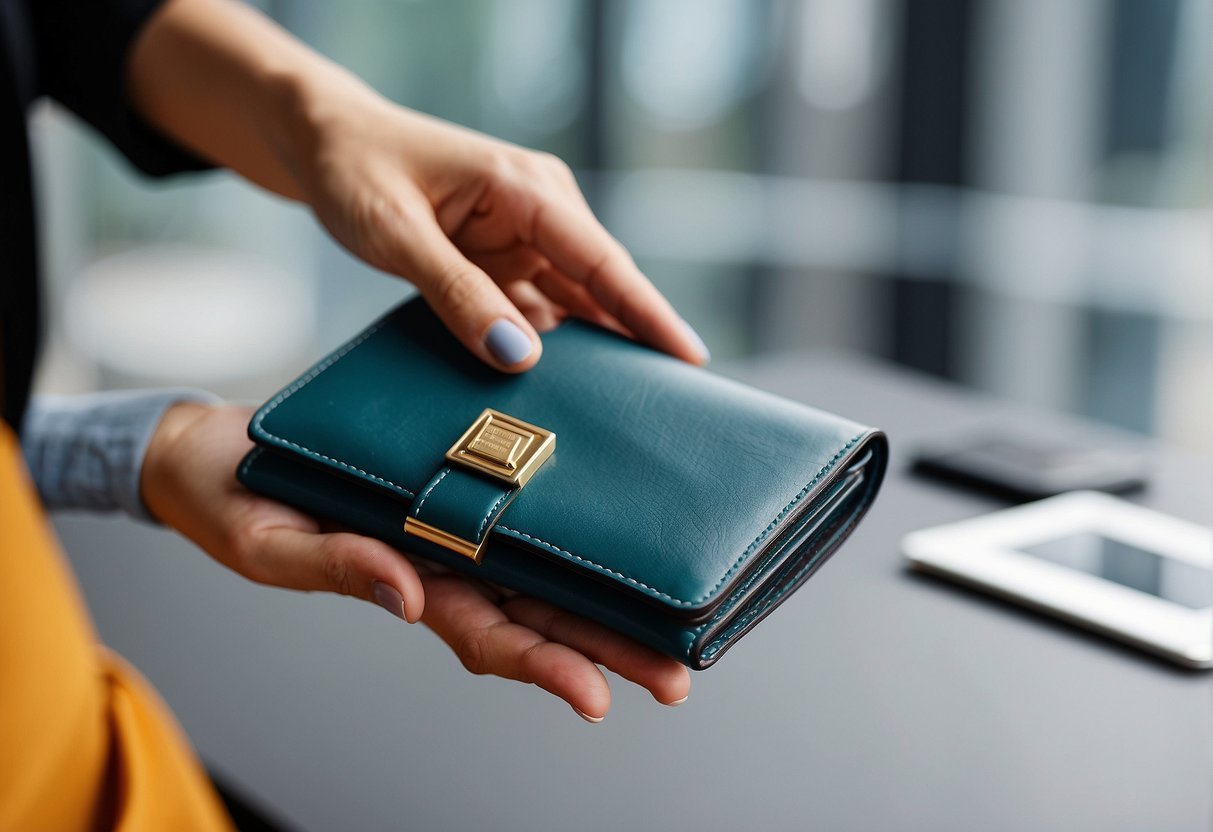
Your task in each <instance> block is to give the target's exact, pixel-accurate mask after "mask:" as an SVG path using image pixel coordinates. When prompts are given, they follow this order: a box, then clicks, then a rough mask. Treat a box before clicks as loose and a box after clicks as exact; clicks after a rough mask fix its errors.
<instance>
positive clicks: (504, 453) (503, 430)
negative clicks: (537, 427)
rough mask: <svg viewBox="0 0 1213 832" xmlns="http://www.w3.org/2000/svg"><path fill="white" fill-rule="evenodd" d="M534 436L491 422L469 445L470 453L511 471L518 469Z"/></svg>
mask: <svg viewBox="0 0 1213 832" xmlns="http://www.w3.org/2000/svg"><path fill="white" fill-rule="evenodd" d="M532 437H533V434H529V433H528V434H527V435H525V436H524V435H523V434H521V433H519V432H518V431H515V430H511V429H510V428H508V427H506V426H505V425H502V424H500V423H499V422H497V421H489V422H488V423H486V424H485V426H484V427H483V428H481V429H480V433H478V434H477V435H476V437H475V438H474V439H472V441H471V442H469V443H468V446H467V449H468V451H469V452H471V453H474V454H476V455H477V456H481V457H484V458H485V459H487V460H488V461H489V462H495V463H497V464H498V465H500V466H502V467H503V468H508V469H510V470H511V471H513V470H515V469H517V468H518V458H519V457H520V456H521V454H522V453H523V452H524V451H525V450H526V447H527V445H529V444H530V443H531V439H532Z"/></svg>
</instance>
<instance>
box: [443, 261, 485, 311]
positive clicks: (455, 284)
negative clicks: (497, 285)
mask: <svg viewBox="0 0 1213 832" xmlns="http://www.w3.org/2000/svg"><path fill="white" fill-rule="evenodd" d="M434 294H435V302H436V303H437V305H438V306H439V307H440V308H442V309H449V310H452V311H462V310H466V309H471V308H472V307H473V306H474V305H475V303H476V298H477V295H478V294H479V281H478V280H477V279H476V275H475V274H474V273H473V272H471V271H469V270H468V269H467V268H464V267H460V266H453V267H451V268H449V269H447V270H446V272H445V273H444V274H442V275H441V276H440V277H439V278H438V285H437V288H436V290H435V293H434Z"/></svg>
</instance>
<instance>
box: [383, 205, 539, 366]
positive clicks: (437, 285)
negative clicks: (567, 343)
mask: <svg viewBox="0 0 1213 832" xmlns="http://www.w3.org/2000/svg"><path fill="white" fill-rule="evenodd" d="M417 213H418V216H417V217H415V218H413V219H412V221H411V222H409V223H405V224H404V225H405V227H404V228H402V229H399V230H398V239H397V240H396V241H395V243H394V245H393V249H394V252H395V254H394V257H393V258H392V259H393V260H394V261H395V262H396V263H398V264H399V265H398V267H397V270H398V271H400V272H401V273H402V274H405V275H408V276H409V279H411V280H412V281H413V282H414V283H415V284H416V285H417V288H418V289H420V290H421V294H422V295H424V296H425V299H426V300H427V301H428V302H429V304H430V307H431V308H432V309H433V310H434V312H435V313H436V314H437V315H438V317H440V318H441V319H442V321H443V323H445V324H446V326H447V328H448V329H449V330H450V331H451V332H452V333H453V334H454V335H455V337H456V338H458V339H459V340H460V341H461V342H462V343H463V345H464V346H465V347H467V348H468V350H470V351H471V352H472V353H473V354H475V355H476V356H478V357H479V358H480V359H481V360H482V361H484V362H485V363H486V364H488V365H489V366H491V367H496V368H497V369H499V370H504V371H506V372H521V371H523V370H527V369H530V368H531V367H532V366H534V364H535V362H536V361H538V360H539V354H540V352H541V350H542V345H541V344H540V341H539V335H538V334H537V333H536V332H535V329H534V327H533V326H531V324H530V322H528V321H527V319H526V316H525V315H523V314H522V312H520V311H519V310H518V308H517V307H515V306H514V304H513V303H511V302H510V299H509V298H508V297H506V295H505V293H504V292H503V291H502V290H501V288H500V287H499V286H498V285H497V284H496V283H494V282H493V281H492V279H490V278H489V276H488V275H487V274H485V273H484V272H483V271H481V270H480V268H478V267H477V266H476V265H474V264H473V263H471V262H470V261H469V260H468V259H467V258H465V257H464V256H463V254H462V253H461V252H460V251H459V249H458V248H456V247H455V245H454V243H452V242H451V241H450V239H449V238H448V237H447V236H446V234H445V233H444V232H443V231H442V229H441V228H439V226H438V223H437V221H436V220H435V219H434V218H433V216H431V215H428V214H425V212H422V211H418V212H417Z"/></svg>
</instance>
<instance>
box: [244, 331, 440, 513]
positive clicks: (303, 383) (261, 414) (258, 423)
mask: <svg viewBox="0 0 1213 832" xmlns="http://www.w3.org/2000/svg"><path fill="white" fill-rule="evenodd" d="M389 317H390V316H389ZM387 321H388V318H384V319H382V320H380V321H379V322H378V323H376V324H375V325H374V326H372V327H371V328H370V329H368V330H367V331H366V332H364V333H362V334H361V335H359V336H358V337H357V338H355V339H354V340H353V341H350V342H349V343H348V344H346V345H345V346H344V347H342V348H341V349H339V350H338V351H337V352H335V353H333V354H332V355H330V356H329V357H328V358H326V359H325V360H324V361H322V362H321V363H319V364H317V365H316V366H315V367H313V368H312V369H311V370H309V371H308V373H307V375H305V376H304V377H303V378H301V379H299V380H298V381H296V382H295V383H294V384H292V385H291V386H290V387H287V388H286V389H285V390H283V391H281V392H280V393H279V394H278V395H277V396H275V397H274V398H273V399H272V400H271V401H270V403H269V404H267V405H266V406H265V408H264V409H263V410H259V411H257V415H256V416H254V417H253V428H254V429H255V430H258V431H260V432H261V433H263V434H264V435H266V436H268V437H269V438H270V439H273V440H274V441H275V442H278V443H280V444H283V445H286V446H288V447H291V448H294V449H295V450H297V451H302V452H303V453H305V454H308V455H309V456H312V457H315V458H316V459H323V460H324V461H325V462H331V463H333V464H334V465H339V466H341V467H342V468H344V469H346V470H347V471H354V472H356V473H359V474H361V475H362V476H364V477H366V478H367V479H371V480H374V481H375V482H380V483H383V484H384V485H386V486H389V487H391V488H394V489H395V490H396V491H399V492H400V493H401V494H404V495H405V496H406V497H408V498H409V499H410V500H411V499H413V497H415V496H416V495H415V494H414V493H413V492H412V491H410V490H409V489H407V488H405V487H404V486H402V485H397V484H396V483H394V482H392V481H391V480H387V479H384V478H383V477H379V476H376V475H375V474H372V473H370V472H369V471H363V470H362V469H361V468H358V467H356V466H354V465H350V464H349V463H346V462H342V461H341V460H339V459H334V458H333V457H331V456H327V455H325V454H322V453H320V452H319V451H313V450H312V449H311V448H308V447H306V446H304V445H300V444H298V443H296V442H292V441H290V440H289V439H283V438H282V437H281V436H278V435H277V434H275V433H271V432H270V431H268V430H266V428H265V425H264V424H263V423H264V422H265V418H266V417H267V416H269V415H270V414H271V413H273V412H274V409H275V408H277V407H278V405H280V404H282V403H283V402H284V401H286V400H287V399H289V398H290V397H291V396H293V395H295V394H296V393H298V392H299V391H300V390H302V389H303V388H304V387H307V386H308V385H309V384H311V383H312V382H313V381H314V380H315V379H316V377H317V376H319V375H320V374H321V373H323V372H324V371H325V370H327V369H328V368H329V367H332V366H333V365H334V364H336V363H337V362H338V361H340V360H341V359H342V358H344V357H345V355H346V354H347V353H348V352H350V350H352V349H354V347H356V346H358V345H359V344H361V343H362V342H363V341H365V340H366V339H367V338H370V337H371V336H372V335H374V334H375V333H376V332H378V331H379V330H380V329H381V328H382V327H383V325H384V324H386V323H387Z"/></svg>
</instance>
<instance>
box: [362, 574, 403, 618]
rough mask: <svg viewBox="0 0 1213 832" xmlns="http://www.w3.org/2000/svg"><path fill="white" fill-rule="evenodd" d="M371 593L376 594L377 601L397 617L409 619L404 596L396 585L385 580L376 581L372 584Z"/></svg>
mask: <svg viewBox="0 0 1213 832" xmlns="http://www.w3.org/2000/svg"><path fill="white" fill-rule="evenodd" d="M371 593H372V594H373V595H374V596H375V603H377V604H379V606H381V607H383V608H384V609H385V610H387V611H388V612H390V613H391V614H392V615H394V616H396V617H397V618H404V620H405V621H408V619H407V618H405V616H404V598H403V597H401V595H400V593H399V592H397V591H396V589H395V588H394V587H391V586H389V585H387V584H385V583H384V582H383V581H375V582H374V583H373V584H371Z"/></svg>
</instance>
